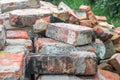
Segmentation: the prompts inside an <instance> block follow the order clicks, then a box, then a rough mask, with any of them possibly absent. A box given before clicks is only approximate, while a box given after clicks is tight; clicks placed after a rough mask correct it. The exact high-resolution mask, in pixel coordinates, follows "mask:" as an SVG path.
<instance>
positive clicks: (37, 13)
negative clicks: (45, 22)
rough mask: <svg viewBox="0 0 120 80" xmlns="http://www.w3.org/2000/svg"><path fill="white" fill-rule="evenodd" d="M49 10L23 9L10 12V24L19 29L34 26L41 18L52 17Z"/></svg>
mask: <svg viewBox="0 0 120 80" xmlns="http://www.w3.org/2000/svg"><path fill="white" fill-rule="evenodd" d="M51 14H52V12H51V11H50V10H49V9H41V8H38V9H22V10H14V11H11V12H10V19H9V20H10V24H11V25H13V26H18V27H25V26H33V25H34V24H35V21H36V20H37V19H39V18H41V17H46V16H50V15H51Z"/></svg>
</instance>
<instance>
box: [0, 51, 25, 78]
mask: <svg viewBox="0 0 120 80" xmlns="http://www.w3.org/2000/svg"><path fill="white" fill-rule="evenodd" d="M24 55H25V54H24V52H21V53H17V54H12V53H6V52H0V79H1V80H4V79H6V78H7V79H11V78H12V79H13V80H18V79H20V78H21V76H22V75H23V74H22V71H23V63H24Z"/></svg>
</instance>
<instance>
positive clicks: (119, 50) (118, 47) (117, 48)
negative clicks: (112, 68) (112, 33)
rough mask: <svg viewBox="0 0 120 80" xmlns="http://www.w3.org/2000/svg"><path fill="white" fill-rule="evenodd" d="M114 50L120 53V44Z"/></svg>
mask: <svg viewBox="0 0 120 80" xmlns="http://www.w3.org/2000/svg"><path fill="white" fill-rule="evenodd" d="M114 49H115V51H116V52H120V43H119V44H115V45H114Z"/></svg>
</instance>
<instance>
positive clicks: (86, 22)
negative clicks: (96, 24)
mask: <svg viewBox="0 0 120 80" xmlns="http://www.w3.org/2000/svg"><path fill="white" fill-rule="evenodd" d="M80 25H82V26H88V27H93V25H92V23H91V21H90V20H81V21H80Z"/></svg>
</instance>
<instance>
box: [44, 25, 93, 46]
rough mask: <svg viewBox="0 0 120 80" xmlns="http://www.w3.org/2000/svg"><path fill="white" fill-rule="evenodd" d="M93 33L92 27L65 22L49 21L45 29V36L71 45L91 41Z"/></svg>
mask: <svg viewBox="0 0 120 80" xmlns="http://www.w3.org/2000/svg"><path fill="white" fill-rule="evenodd" d="M93 34H94V33H93V29H92V28H89V27H85V26H79V25H73V24H67V23H51V24H49V25H48V26H47V30H46V36H47V37H50V38H53V39H55V40H58V41H62V42H65V43H69V44H72V45H85V44H89V43H91V42H92V39H93Z"/></svg>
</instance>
